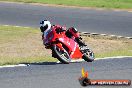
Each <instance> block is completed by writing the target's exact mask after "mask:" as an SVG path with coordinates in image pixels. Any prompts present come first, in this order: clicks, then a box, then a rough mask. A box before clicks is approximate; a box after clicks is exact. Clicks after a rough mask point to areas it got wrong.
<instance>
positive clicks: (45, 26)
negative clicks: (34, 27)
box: [40, 20, 51, 32]
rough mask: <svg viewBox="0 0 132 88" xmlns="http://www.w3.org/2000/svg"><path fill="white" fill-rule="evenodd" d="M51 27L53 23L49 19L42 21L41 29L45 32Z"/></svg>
mask: <svg viewBox="0 0 132 88" xmlns="http://www.w3.org/2000/svg"><path fill="white" fill-rule="evenodd" d="M50 28H51V23H50V21H48V20H42V21H41V22H40V30H41V32H44V31H45V30H49V29H50Z"/></svg>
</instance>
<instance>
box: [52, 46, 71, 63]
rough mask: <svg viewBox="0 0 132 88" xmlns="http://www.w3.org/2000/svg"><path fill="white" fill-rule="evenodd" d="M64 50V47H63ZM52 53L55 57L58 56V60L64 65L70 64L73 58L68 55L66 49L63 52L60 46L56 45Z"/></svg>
mask: <svg viewBox="0 0 132 88" xmlns="http://www.w3.org/2000/svg"><path fill="white" fill-rule="evenodd" d="M63 48H64V47H63ZM52 52H54V55H55V56H56V58H57V59H58V60H59V61H60V62H62V63H64V64H69V63H70V61H71V58H70V56H69V54H68V52H67V51H66V49H65V48H64V50H61V49H60V48H59V47H58V46H56V45H54V46H53V48H52Z"/></svg>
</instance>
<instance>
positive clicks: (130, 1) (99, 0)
mask: <svg viewBox="0 0 132 88" xmlns="http://www.w3.org/2000/svg"><path fill="white" fill-rule="evenodd" d="M0 1H13V2H25V3H43V4H57V5H67V6H81V7H99V8H121V9H122V8H124V9H128V8H129V9H130V8H132V0H0Z"/></svg>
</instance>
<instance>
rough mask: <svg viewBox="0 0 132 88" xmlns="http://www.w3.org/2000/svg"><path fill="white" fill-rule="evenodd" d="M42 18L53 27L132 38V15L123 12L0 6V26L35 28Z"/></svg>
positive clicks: (24, 5)
mask: <svg viewBox="0 0 132 88" xmlns="http://www.w3.org/2000/svg"><path fill="white" fill-rule="evenodd" d="M42 19H48V20H50V21H51V22H52V23H53V24H61V25H66V26H68V27H70V26H75V27H76V28H77V29H78V30H79V31H82V32H84V31H85V32H92V33H93V32H95V33H106V34H112V35H121V36H127V37H131V36H132V13H130V12H127V11H119V12H117V11H110V10H108V11H107V10H102V11H99V10H92V9H91V10H88V9H77V8H64V7H48V6H33V5H29V4H15V3H2V2H1V3H0V24H9V25H18V26H30V27H36V28H38V27H39V21H40V20H42Z"/></svg>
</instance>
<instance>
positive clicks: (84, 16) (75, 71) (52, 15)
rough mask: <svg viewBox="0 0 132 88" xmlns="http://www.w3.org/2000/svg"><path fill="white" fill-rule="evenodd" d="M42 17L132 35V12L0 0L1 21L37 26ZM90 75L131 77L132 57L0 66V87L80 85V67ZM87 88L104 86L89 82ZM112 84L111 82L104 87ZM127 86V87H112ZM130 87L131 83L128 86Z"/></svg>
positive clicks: (65, 87) (89, 29)
mask: <svg viewBox="0 0 132 88" xmlns="http://www.w3.org/2000/svg"><path fill="white" fill-rule="evenodd" d="M42 18H46V19H47V18H48V19H49V20H51V21H52V23H58V24H60V23H61V24H62V25H66V26H72V25H75V27H77V28H78V29H79V31H87V32H97V33H106V34H117V35H122V36H132V29H131V28H132V24H131V23H132V13H128V12H125V11H121V12H115V11H105V10H104V11H97V10H86V9H75V8H57V7H46V6H44V7H42V6H32V5H28V4H26V5H24V4H8V3H0V24H9V25H19V26H30V27H36V28H37V27H38V25H39V21H40V20H41V19H42ZM82 67H84V68H85V70H88V71H89V77H90V78H91V79H130V80H132V58H123V59H109V60H99V61H95V62H93V63H87V62H82V63H71V64H69V65H64V64H56V63H46V62H45V63H40V64H31V65H30V66H28V67H16V68H1V69H0V88H81V86H80V84H79V82H78V78H79V76H81V68H82ZM88 88H106V87H103V86H101V87H96V86H91V87H88ZM107 88H113V86H110V87H107ZM114 88H126V87H120V86H119V87H118V86H116V87H114ZM127 88H131V87H127Z"/></svg>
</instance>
